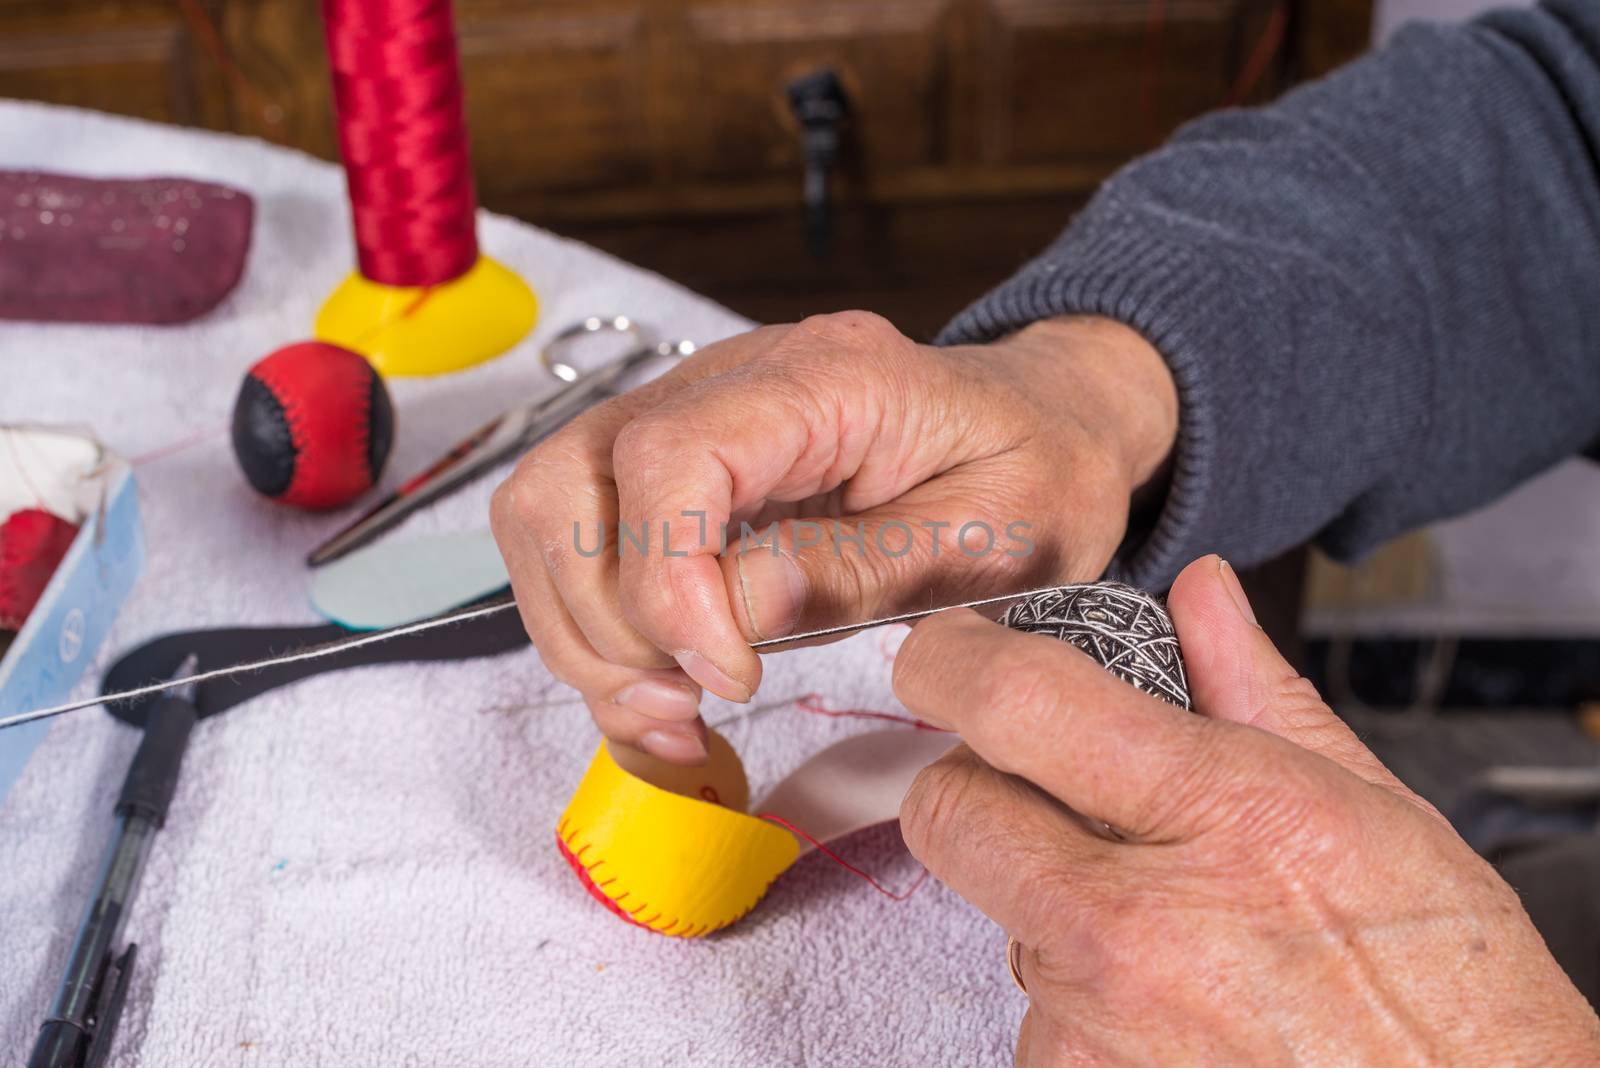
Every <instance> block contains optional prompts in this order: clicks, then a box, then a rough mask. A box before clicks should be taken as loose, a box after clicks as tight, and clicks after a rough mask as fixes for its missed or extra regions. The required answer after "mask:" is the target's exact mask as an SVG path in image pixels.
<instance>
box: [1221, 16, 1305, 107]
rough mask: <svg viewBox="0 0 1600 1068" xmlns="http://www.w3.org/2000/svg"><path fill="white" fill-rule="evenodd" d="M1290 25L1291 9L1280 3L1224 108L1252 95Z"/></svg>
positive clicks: (1223, 103)
mask: <svg viewBox="0 0 1600 1068" xmlns="http://www.w3.org/2000/svg"><path fill="white" fill-rule="evenodd" d="M1288 23H1289V9H1288V7H1287V5H1285V4H1282V3H1280V4H1278V6H1277V7H1274V8H1273V9H1272V14H1271V15H1269V16H1268V17H1267V25H1266V28H1265V29H1263V30H1262V31H1261V39H1260V40H1258V41H1257V42H1256V46H1255V48H1254V49H1253V50H1252V51H1251V53H1250V58H1249V59H1247V60H1246V61H1245V64H1244V69H1242V70H1241V71H1240V72H1239V78H1238V80H1237V81H1235V82H1234V83H1233V88H1232V89H1229V90H1228V95H1227V96H1226V97H1224V98H1223V100H1222V106H1223V107H1232V106H1233V105H1235V104H1238V103H1240V102H1242V101H1243V100H1244V98H1245V97H1247V96H1249V95H1250V90H1252V89H1254V88H1255V87H1256V83H1257V82H1259V81H1260V80H1261V76H1262V75H1263V74H1265V73H1266V71H1267V64H1268V63H1270V62H1271V61H1272V57H1273V56H1275V55H1277V53H1278V46H1279V45H1281V44H1283V31H1284V30H1285V29H1286V28H1287V27H1288Z"/></svg>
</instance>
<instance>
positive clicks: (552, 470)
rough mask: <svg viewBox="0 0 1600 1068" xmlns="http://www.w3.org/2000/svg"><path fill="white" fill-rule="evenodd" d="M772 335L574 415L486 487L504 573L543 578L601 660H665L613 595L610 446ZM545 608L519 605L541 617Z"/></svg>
mask: <svg viewBox="0 0 1600 1068" xmlns="http://www.w3.org/2000/svg"><path fill="white" fill-rule="evenodd" d="M775 334H776V335H781V331H780V330H775V329H774V328H770V327H769V328H762V329H760V330H754V331H751V332H749V333H747V334H741V335H738V336H736V337H733V338H729V339H727V340H725V341H721V342H718V343H716V344H714V345H709V346H707V347H706V348H705V349H703V350H701V351H700V352H699V353H696V354H695V355H694V356H692V357H690V358H689V359H686V360H683V361H681V362H679V363H678V364H676V365H675V366H674V367H673V368H672V369H671V370H669V371H667V372H666V373H665V374H663V375H662V376H660V377H659V378H657V379H655V380H653V381H651V382H647V383H645V384H643V385H641V386H639V387H637V388H636V389H633V390H631V391H629V392H628V393H625V394H623V395H622V396H620V397H616V398H613V399H612V400H609V401H607V402H605V403H603V404H600V405H598V406H596V407H594V408H592V409H590V410H589V411H587V412H584V413H583V414H581V415H579V416H578V417H577V418H575V419H573V420H572V421H571V422H569V423H568V424H567V425H566V426H565V427H563V428H561V429H560V430H559V431H557V432H556V433H554V434H552V435H551V436H550V437H548V438H546V439H545V440H544V441H543V442H542V443H540V444H539V445H538V446H537V447H535V448H534V449H533V450H531V451H530V452H529V453H528V454H527V455H526V456H525V457H523V459H522V460H521V462H519V463H518V465H517V468H516V470H515V471H514V472H513V473H512V474H511V476H510V477H509V478H507V479H506V481H505V483H503V484H502V485H501V486H500V487H499V489H497V490H496V492H495V495H494V499H493V501H492V503H491V506H490V525H491V527H492V529H493V531H494V535H495V540H496V542H497V544H498V545H499V547H500V552H501V555H502V556H503V557H504V558H505V560H506V565H507V568H508V570H510V571H511V572H512V574H513V576H515V575H516V574H517V573H519V572H526V571H529V570H530V569H535V568H536V569H538V570H540V571H543V572H545V573H547V574H549V575H550V577H551V579H552V580H553V583H554V597H555V600H557V601H559V602H560V603H562V604H565V605H566V607H567V610H568V611H569V612H570V613H571V614H572V617H573V619H574V620H576V621H577V623H578V626H579V628H580V629H581V630H582V631H583V634H584V637H585V639H586V640H587V641H588V643H589V644H590V645H591V646H593V647H594V650H595V652H596V653H597V654H598V655H599V656H600V657H602V658H603V659H606V660H609V661H612V662H614V663H618V664H625V665H629V666H632V667H640V668H664V667H670V666H672V664H673V661H672V659H671V658H670V657H668V656H667V655H666V654H665V653H663V652H662V651H661V650H660V649H658V648H656V647H655V646H654V645H652V644H651V643H650V642H649V641H647V640H646V639H645V638H644V637H642V636H641V635H640V634H639V633H638V631H636V630H635V629H634V628H633V626H632V625H631V624H629V623H628V621H627V619H626V618H625V617H624V616H623V613H622V610H621V607H620V605H619V603H618V598H617V553H616V551H615V544H614V542H615V529H616V519H617V498H616V482H615V480H614V479H613V477H612V470H611V450H612V444H613V443H614V442H615V440H616V436H617V433H618V431H620V430H621V429H622V428H623V427H624V426H626V425H627V424H628V422H629V421H630V420H632V419H633V418H634V417H635V416H637V415H638V414H639V413H641V412H644V411H647V410H649V409H650V408H651V407H653V406H654V405H656V404H659V403H661V402H662V401H663V400H664V399H665V398H667V397H670V396H671V395H672V394H673V393H674V392H677V391H678V390H681V389H683V388H685V387H687V386H689V385H691V384H693V383H694V382H697V381H699V380H701V379H703V378H706V377H709V376H711V375H715V374H717V373H720V372H721V371H724V370H727V369H728V368H729V367H732V366H737V365H738V364H740V363H743V362H746V361H748V360H750V359H752V358H753V357H754V356H755V355H756V354H758V353H760V352H762V351H764V350H765V349H766V348H767V347H768V346H770V344H771V343H772V340H773V337H774V336H775ZM549 607H550V606H548V605H535V604H533V603H532V602H526V604H525V608H526V609H529V610H533V609H537V610H538V611H539V612H541V613H542V612H543V611H546V610H548V609H549Z"/></svg>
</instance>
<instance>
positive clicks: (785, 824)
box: [756, 812, 928, 901]
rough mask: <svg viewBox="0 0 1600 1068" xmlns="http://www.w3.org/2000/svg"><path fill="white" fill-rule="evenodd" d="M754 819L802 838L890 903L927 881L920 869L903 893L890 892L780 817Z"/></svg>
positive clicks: (925, 872)
mask: <svg viewBox="0 0 1600 1068" xmlns="http://www.w3.org/2000/svg"><path fill="white" fill-rule="evenodd" d="M756 818H757V819H763V820H766V821H768V822H769V823H776V824H777V825H778V826H780V827H782V828H784V829H785V830H787V831H788V832H789V833H790V834H794V835H797V836H798V837H801V838H804V839H805V840H806V841H808V842H810V843H811V844H812V845H813V846H815V847H816V849H817V851H818V852H819V853H821V854H822V855H823V856H825V857H827V858H829V859H830V860H832V861H833V862H834V863H835V864H837V865H839V867H841V868H843V869H844V870H845V871H847V872H850V873H851V874H853V875H857V876H859V877H861V878H862V879H865V880H866V881H867V885H868V886H871V887H872V888H873V889H874V890H876V891H877V892H878V893H880V894H882V895H883V896H884V897H886V898H888V899H889V900H890V901H904V900H906V899H907V898H909V897H910V896H911V895H912V894H914V893H916V892H917V891H918V890H920V889H921V888H922V884H923V883H924V882H926V881H927V879H928V869H927V868H923V869H922V874H921V875H919V876H917V880H916V882H914V883H912V884H911V885H910V886H909V887H908V888H906V890H905V891H904V892H903V893H899V894H897V893H895V892H894V891H893V890H890V889H889V888H888V887H886V886H884V885H883V884H882V883H880V882H878V880H876V879H874V878H873V877H872V876H870V875H868V874H867V873H866V872H864V871H862V870H861V869H860V868H858V867H856V866H855V865H854V864H852V863H850V862H849V861H848V860H845V859H844V858H843V857H841V856H840V855H839V854H837V853H835V852H834V851H833V850H831V849H829V848H828V847H827V846H825V845H823V844H822V843H821V842H819V841H817V839H815V838H813V837H811V836H810V835H809V834H807V833H806V832H805V831H802V830H801V829H800V828H798V827H796V826H795V825H794V824H792V823H790V822H789V821H788V820H786V819H784V818H783V817H782V816H775V815H773V814H772V813H771V812H757V813H756Z"/></svg>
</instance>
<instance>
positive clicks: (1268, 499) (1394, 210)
mask: <svg viewBox="0 0 1600 1068" xmlns="http://www.w3.org/2000/svg"><path fill="white" fill-rule="evenodd" d="M1597 153H1600V0H1547V2H1546V3H1545V4H1544V5H1543V6H1541V7H1538V8H1534V9H1526V10H1518V11H1505V12H1496V13H1494V14H1492V15H1489V16H1486V17H1484V18H1483V19H1480V20H1479V21H1477V22H1474V23H1468V24H1465V25H1460V26H1454V27H1443V26H1414V27H1410V28H1407V29H1405V30H1403V31H1402V32H1401V33H1400V34H1399V35H1397V36H1396V38H1395V39H1394V41H1393V43H1392V44H1391V45H1390V46H1389V47H1386V48H1384V49H1383V50H1381V51H1379V52H1376V53H1373V54H1371V55H1369V56H1367V57H1365V58H1363V59H1361V60H1359V61H1358V62H1356V63H1353V64H1351V65H1350V66H1348V67H1346V68H1344V69H1343V70H1341V71H1340V72H1338V73H1336V74H1334V75H1333V76H1331V77H1329V78H1326V79H1324V80H1322V81H1320V82H1317V83H1315V84H1312V85H1308V86H1306V87H1304V88H1301V89H1299V90H1297V91H1295V92H1293V93H1291V94H1289V95H1288V96H1286V97H1284V98H1283V99H1282V100H1280V101H1279V102H1277V103H1275V104H1273V105H1271V106H1269V107H1265V108H1261V109H1256V110H1250V111H1230V112H1221V113H1218V114H1215V115H1212V116H1209V117H1206V118H1203V119H1200V120H1198V121H1196V122H1194V123H1192V124H1190V125H1189V126H1187V127H1186V128H1184V129H1183V130H1181V131H1179V133H1178V134H1177V135H1176V136H1175V137H1174V138H1173V139H1172V141H1171V142H1169V143H1168V144H1167V145H1166V146H1165V147H1163V148H1161V149H1160V150H1159V151H1157V152H1154V153H1152V154H1151V155H1149V156H1146V157H1144V158H1142V159H1139V160H1137V161H1135V162H1134V163H1132V164H1130V165H1129V166H1128V167H1126V168H1124V169H1123V170H1122V171H1120V172H1119V173H1118V174H1117V175H1115V176H1114V177H1113V178H1111V179H1110V180H1109V181H1108V182H1107V183H1106V184H1105V185H1104V187H1103V188H1102V189H1101V190H1100V192H1099V193H1098V194H1097V195H1096V196H1095V198H1094V199H1093V201H1092V202H1091V203H1090V204H1089V205H1088V207H1086V208H1085V209H1084V211H1083V212H1082V214H1081V215H1080V216H1079V217H1078V218H1077V219H1076V220H1075V221H1074V222H1073V224H1072V225H1071V226H1070V227H1069V228H1068V230H1067V231H1066V232H1065V233H1064V234H1062V235H1061V236H1060V238H1058V239H1057V240H1056V242H1055V243H1054V244H1053V245H1052V246H1051V247H1050V248H1049V249H1048V250H1047V251H1046V252H1045V253H1044V254H1043V255H1041V256H1040V257H1039V258H1038V259H1036V260H1034V261H1033V262H1031V263H1029V264H1028V265H1027V266H1025V267H1024V268H1023V269H1022V270H1021V271H1020V272H1019V273H1018V274H1017V275H1016V276H1015V277H1013V278H1011V279H1010V280H1009V281H1007V282H1005V283H1004V284H1003V285H1001V286H1000V287H999V288H998V289H996V290H995V291H994V292H992V293H990V294H989V295H987V296H986V297H984V298H983V299H982V300H980V301H979V302H978V303H977V304H975V305H973V306H972V307H970V308H968V309H967V310H966V311H964V312H962V314H961V315H960V316H959V317H957V318H956V320H955V321H954V322H952V323H951V324H950V325H949V326H948V327H946V328H945V331H944V332H943V334H942V335H941V337H940V341H941V342H943V343H953V342H958V341H972V340H987V339H991V338H994V337H998V336H1000V335H1002V334H1005V333H1008V332H1010V331H1012V330H1015V329H1017V328H1019V327H1021V326H1023V325H1025V324H1027V323H1029V322H1032V321H1034V320H1037V319H1042V318H1046V317H1049V316H1053V315H1060V314H1064V313H1092V314H1098V315H1104V316H1110V317H1112V318H1115V319H1118V320H1121V321H1123V322H1125V323H1127V324H1129V325H1130V326H1132V327H1134V328H1135V329H1137V330H1139V331H1140V332H1141V333H1142V334H1143V335H1144V336H1145V337H1146V338H1147V339H1149V341H1150V342H1151V343H1152V344H1153V345H1154V346H1155V347H1156V348H1158V349H1159V350H1160V351H1161V353H1162V354H1163V356H1164V357H1165V358H1166V360H1167V362H1168V364H1169V366H1170V367H1171V369H1172V373H1173V376H1174V378H1175V380H1176V382H1177V385H1178V389H1179V396H1180V425H1179V440H1178V446H1177V455H1176V460H1175V469H1174V473H1173V479H1172V483H1171V487H1170V489H1169V491H1168V497H1167V501H1166V504H1165V507H1164V510H1163V512H1162V514H1161V518H1160V519H1159V521H1158V522H1157V524H1156V527H1155V529H1154V530H1153V531H1152V532H1151V533H1150V534H1149V535H1148V537H1145V538H1143V539H1142V540H1140V541H1138V542H1137V543H1136V544H1134V545H1133V547H1132V548H1131V549H1130V550H1129V551H1128V552H1127V553H1126V555H1125V558H1123V559H1121V560H1119V561H1118V563H1117V565H1115V570H1116V571H1118V572H1119V573H1121V574H1122V575H1124V576H1126V577H1129V578H1132V579H1133V580H1135V581H1138V582H1142V583H1145V584H1147V585H1161V584H1164V583H1165V582H1166V581H1168V580H1170V579H1171V578H1172V576H1173V575H1174V574H1175V573H1176V572H1177V570H1178V569H1179V568H1180V567H1182V566H1183V564H1185V563H1187V562H1188V561H1189V560H1190V559H1192V558H1194V557H1196V556H1199V555H1201V554H1203V553H1206V552H1213V551H1215V552H1220V553H1222V554H1223V555H1224V556H1226V557H1227V558H1229V559H1230V560H1233V561H1234V562H1235V563H1238V564H1249V563H1252V562H1255V561H1259V560H1262V559H1264V558H1267V557H1269V556H1272V555H1274V554H1276V553H1278V552H1281V551H1282V550H1284V549H1287V548H1289V547H1291V546H1294V545H1296V544H1298V543H1300V542H1302V541H1305V540H1306V539H1308V538H1311V537H1316V538H1317V539H1318V540H1319V542H1320V544H1321V545H1322V546H1323V547H1324V548H1326V549H1327V550H1329V551H1330V552H1331V553H1333V554H1334V555H1336V556H1340V557H1349V556H1353V555H1356V554H1359V553H1361V552H1363V551H1365V550H1367V549H1370V548H1372V547H1374V546H1375V545H1377V544H1378V543H1379V542H1380V541H1382V540H1384V539H1386V538H1388V537H1390V536H1392V535H1395V534H1397V533H1399V532H1401V531H1404V530H1406V529H1408V528H1410V527H1414V526H1417V525H1419V524H1421V523H1423V522H1426V521H1427V520H1430V519H1433V518H1436V517H1440V516H1444V515H1449V514H1452V513H1457V512H1461V511H1464V510H1466V509H1469V508H1471V507H1473V506H1474V505H1477V504H1480V503H1483V502H1485V501H1487V500H1489V499H1491V498H1493V497H1495V496H1496V495H1498V494H1500V493H1502V492H1504V491H1505V490H1507V489H1508V488H1510V487H1511V486H1513V485H1515V484H1516V483H1517V482H1519V481H1521V480H1523V479H1526V478H1528V477H1529V476H1531V475H1533V474H1534V473H1535V472H1538V471H1539V470H1541V469H1543V468H1545V467H1547V466H1549V465H1550V464H1552V463H1554V462H1555V461H1557V460H1558V459H1560V458H1562V457H1565V456H1568V455H1571V454H1573V453H1575V452H1579V451H1582V450H1584V449H1585V448H1586V447H1587V446H1589V445H1591V444H1592V443H1593V442H1594V441H1595V440H1596V438H1597V436H1600V169H1597V168H1600V161H1597Z"/></svg>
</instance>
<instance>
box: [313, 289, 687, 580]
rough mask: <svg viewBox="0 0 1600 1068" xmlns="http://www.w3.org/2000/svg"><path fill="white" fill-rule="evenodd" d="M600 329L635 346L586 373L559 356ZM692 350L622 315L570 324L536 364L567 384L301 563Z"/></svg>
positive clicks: (456, 449)
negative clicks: (653, 365)
mask: <svg viewBox="0 0 1600 1068" xmlns="http://www.w3.org/2000/svg"><path fill="white" fill-rule="evenodd" d="M601 333H618V334H624V335H627V336H629V337H631V338H632V339H633V340H634V345H633V346H632V347H631V348H629V349H628V350H627V351H625V352H624V353H623V354H622V355H621V356H618V357H617V358H616V359H614V360H611V361H610V362H608V363H606V364H603V365H601V366H599V367H596V368H594V369H592V370H588V371H583V370H580V369H579V368H578V367H576V366H575V365H573V364H571V363H569V362H567V361H566V360H565V359H563V358H562V356H563V355H565V353H566V350H567V349H569V348H571V347H572V346H573V345H575V344H577V343H578V342H579V341H580V340H581V339H582V338H585V337H589V336H591V335H595V334H601ZM694 351H695V344H694V342H692V341H656V340H655V338H654V337H653V336H652V335H651V333H650V331H648V330H647V329H645V328H644V327H643V326H642V325H641V324H639V323H636V322H635V321H633V320H632V319H630V318H628V317H627V316H626V315H613V316H611V317H609V318H607V317H603V316H590V317H589V318H587V319H584V320H582V321H580V322H576V323H573V324H572V325H571V326H569V327H567V328H566V329H564V330H562V331H561V332H560V333H559V334H557V335H556V336H555V337H554V338H553V339H552V340H551V341H550V343H549V344H548V345H546V346H545V347H544V349H543V350H541V351H540V353H539V362H540V363H542V364H543V365H544V367H545V369H546V370H547V371H549V372H550V373H551V374H552V375H554V376H555V377H556V378H557V379H559V380H560V381H562V382H564V383H566V384H565V385H564V386H562V387H561V388H560V389H558V390H556V391H555V392H554V393H552V394H550V395H549V396H547V397H540V398H539V399H538V400H534V401H530V402H528V403H526V404H522V405H519V406H517V407H515V408H512V409H511V410H510V411H507V412H505V413H503V414H501V415H499V416H496V417H495V418H494V419H492V420H490V421H489V422H487V423H485V424H484V425H483V426H481V427H479V428H478V429H477V430H474V431H473V432H472V433H471V434H468V435H467V436H466V437H465V438H463V439H461V440H460V441H458V442H456V444H455V445H453V446H451V448H450V451H449V452H447V453H445V454H444V455H443V456H441V457H440V458H439V459H438V460H435V461H434V462H433V463H432V464H431V465H430V466H429V467H427V468H426V469H425V470H423V471H420V472H418V473H417V474H415V475H413V476H411V477H410V478H408V479H407V480H406V481H405V482H403V483H401V485H400V488H399V489H397V490H395V491H394V492H393V493H391V494H389V495H388V496H387V497H385V498H384V499H383V500H381V501H379V502H378V503H377V504H376V505H375V506H374V507H373V508H372V509H371V510H370V511H368V512H367V513H366V514H364V515H362V516H361V517H360V518H359V519H357V520H355V521H354V522H353V523H351V524H350V525H349V526H347V527H345V528H344V529H343V530H341V531H339V532H338V533H337V534H335V535H334V536H333V537H331V538H329V539H328V540H327V541H325V542H323V543H322V544H321V545H319V546H317V547H316V548H315V549H313V550H312V551H311V553H310V555H309V556H307V557H306V563H307V564H308V565H309V566H311V567H320V566H321V565H323V564H326V563H328V562H330V561H333V560H337V559H338V558H339V557H341V556H343V555H345V554H346V553H348V552H351V551H352V550H354V549H358V548H360V547H361V546H363V545H365V544H367V543H368V542H370V541H372V540H373V539H374V538H376V537H377V536H378V535H380V534H382V533H383V532H384V531H386V530H389V529H390V528H392V527H394V526H395V525H397V524H398V523H400V521H401V520H403V519H405V518H406V517H407V516H409V515H411V513H413V512H415V511H417V510H418V509H419V508H421V507H423V506H424V505H427V504H431V503H432V502H434V501H436V500H438V499H439V498H441V497H444V496H446V495H448V494H450V493H454V492H455V491H456V490H458V489H460V488H461V487H463V486H465V485H466V484H467V483H469V482H471V481H473V480H474V479H476V478H478V477H480V476H482V475H483V474H484V473H485V472H487V471H489V470H490V469H491V468H493V467H494V466H495V465H496V464H498V463H499V462H500V461H501V460H503V459H505V458H506V457H507V456H510V455H511V454H513V453H516V452H520V451H522V450H524V449H527V448H528V447H529V446H531V445H532V444H534V443H535V442H536V441H539V440H540V439H541V438H544V437H546V436H548V435H550V434H553V433H554V432H555V431H557V430H559V429H560V428H561V427H562V426H563V425H565V424H566V423H567V422H568V421H569V420H570V419H572V418H573V417H574V416H576V415H578V414H579V413H580V412H582V411H583V410H584V409H586V408H588V407H590V406H591V405H593V404H595V403H597V402H599V401H600V400H603V399H604V398H606V397H609V396H614V395H615V394H616V393H618V392H620V390H621V388H622V387H624V386H625V385H626V383H627V381H628V380H629V378H630V377H631V376H632V374H633V373H634V372H635V371H637V370H638V369H639V368H640V367H642V366H643V365H644V364H646V363H649V362H650V361H652V360H657V359H661V358H664V357H665V358H682V357H684V356H688V355H691V354H692V353H693V352H694Z"/></svg>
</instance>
